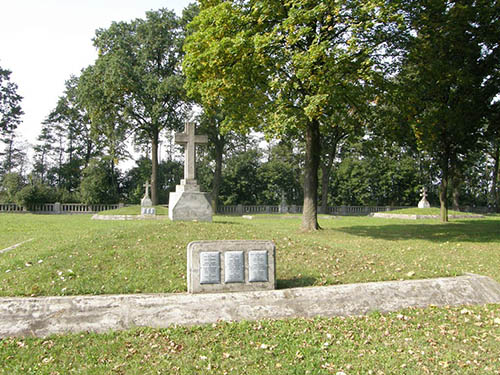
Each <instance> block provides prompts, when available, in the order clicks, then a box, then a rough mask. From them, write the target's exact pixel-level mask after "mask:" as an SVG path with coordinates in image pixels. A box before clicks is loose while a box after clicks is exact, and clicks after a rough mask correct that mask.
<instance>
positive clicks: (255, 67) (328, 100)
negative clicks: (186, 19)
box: [183, 0, 387, 230]
mask: <svg viewBox="0 0 500 375" xmlns="http://www.w3.org/2000/svg"><path fill="white" fill-rule="evenodd" d="M201 5H202V6H201V12H200V14H199V15H198V16H197V17H196V18H195V19H194V20H193V22H192V23H191V27H192V28H193V30H194V33H193V34H192V35H190V36H188V38H187V39H186V45H185V50H186V52H187V55H186V58H185V60H184V63H183V68H184V71H185V72H186V76H187V84H186V87H187V89H188V92H189V93H190V94H193V95H196V94H198V93H200V94H201V102H202V104H203V106H204V107H214V106H215V107H219V108H221V109H222V110H223V111H224V113H225V114H226V116H225V119H224V122H223V124H224V125H225V126H226V127H228V128H231V129H233V130H235V129H242V128H243V129H244V128H249V127H254V128H259V126H260V129H261V130H264V131H265V132H267V133H268V134H270V135H274V136H281V137H285V136H287V137H289V136H295V137H299V138H302V139H303V140H304V141H305V144H306V147H305V163H304V164H305V168H304V173H305V175H304V213H303V219H302V228H303V229H304V230H315V229H318V228H319V226H318V222H317V196H318V195H317V193H318V169H319V165H320V155H321V132H322V131H324V130H323V129H322V128H324V127H328V126H331V124H330V125H328V123H326V122H323V121H322V118H323V117H324V116H325V115H327V116H328V115H331V114H333V113H335V112H336V111H338V110H339V108H346V107H349V106H352V104H353V103H352V102H353V100H356V94H355V93H357V92H359V91H360V89H361V88H362V87H365V86H367V85H369V84H370V81H371V80H372V76H373V75H375V74H376V69H373V66H374V64H375V62H376V61H377V56H378V54H377V53H376V52H378V53H380V52H381V51H382V49H380V48H379V47H380V46H381V43H382V39H381V38H380V35H379V34H380V31H381V30H383V29H384V28H385V27H386V25H387V22H386V21H387V19H386V17H385V16H386V11H387V9H386V5H385V4H384V2H383V1H378V0H369V1H358V0H347V1H342V2H333V1H317V0H314V1H313V0H291V1H287V2H282V1H277V0H244V1H222V0H221V1H217V0H215V1H213V0H210V1H201Z"/></svg>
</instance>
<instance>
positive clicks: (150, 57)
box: [80, 9, 189, 202]
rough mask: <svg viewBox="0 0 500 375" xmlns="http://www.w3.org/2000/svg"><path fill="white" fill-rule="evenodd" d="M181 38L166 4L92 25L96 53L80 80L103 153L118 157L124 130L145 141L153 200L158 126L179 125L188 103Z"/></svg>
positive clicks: (140, 141)
mask: <svg viewBox="0 0 500 375" xmlns="http://www.w3.org/2000/svg"><path fill="white" fill-rule="evenodd" d="M188 16H189V15H188V14H187V15H186V17H188ZM183 39H184V32H183V30H182V23H181V21H180V19H179V18H178V17H177V16H176V15H175V13H173V12H172V11H168V10H166V9H160V10H158V11H150V12H147V13H146V18H145V19H136V20H134V21H132V22H128V23H127V22H115V23H113V24H112V25H111V26H110V27H109V28H108V29H106V30H104V29H100V30H97V32H96V37H95V38H94V45H95V47H96V48H97V50H98V55H99V57H98V59H97V60H96V62H95V64H94V65H93V66H91V67H89V68H88V69H87V70H86V71H85V72H84V74H83V79H82V82H81V84H80V98H81V99H82V101H83V103H84V105H85V107H86V108H87V109H88V111H89V113H90V116H91V119H92V126H93V130H94V132H95V133H101V134H103V135H104V136H105V137H106V138H107V139H108V144H109V147H110V152H109V155H111V156H112V157H113V158H119V157H120V155H119V149H118V148H119V147H120V145H123V142H122V141H123V139H124V137H125V136H126V133H127V132H131V133H133V134H134V140H135V142H136V144H148V143H149V144H150V145H151V151H152V157H151V159H152V174H151V184H152V191H151V193H152V197H151V198H152V200H153V202H157V200H158V197H157V184H158V180H157V178H158V156H157V152H158V143H159V136H160V132H161V131H162V130H164V129H169V130H176V129H180V127H181V124H182V120H183V118H184V115H185V112H186V110H187V109H188V106H187V103H186V101H185V97H184V90H183V83H184V79H183V76H182V74H181V67H180V61H181V58H182V55H183V53H182V49H181V48H182V43H183Z"/></svg>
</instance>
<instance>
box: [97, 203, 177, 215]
mask: <svg viewBox="0 0 500 375" xmlns="http://www.w3.org/2000/svg"><path fill="white" fill-rule="evenodd" d="M154 207H155V208H156V214H157V215H168V208H166V207H164V206H154ZM140 214H141V206H140V205H134V206H125V207H122V208H117V209H115V210H108V211H101V212H99V213H98V215H140Z"/></svg>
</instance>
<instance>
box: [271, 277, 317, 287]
mask: <svg viewBox="0 0 500 375" xmlns="http://www.w3.org/2000/svg"><path fill="white" fill-rule="evenodd" d="M315 282H316V278H314V277H308V276H306V277H294V278H292V279H281V280H280V279H278V280H277V287H278V289H290V288H300V287H304V286H313V285H314V283H315Z"/></svg>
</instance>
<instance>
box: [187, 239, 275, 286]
mask: <svg viewBox="0 0 500 375" xmlns="http://www.w3.org/2000/svg"><path fill="white" fill-rule="evenodd" d="M215 253H217V254H218V256H219V258H218V259H219V269H218V271H219V274H218V275H217V276H218V278H217V281H216V282H215V281H214V282H207V280H206V277H204V275H205V274H206V273H207V271H206V267H208V266H206V265H205V263H207V264H208V263H210V264H212V263H213V262H208V261H207V260H206V259H205V258H207V259H208V257H209V256H210V255H211V254H215ZM275 259H276V247H275V246H274V243H273V242H272V241H195V242H191V243H190V244H189V245H188V248H187V275H188V276H187V284H188V292H189V293H214V292H242V291H250V290H271V289H275V288H276V272H275V269H276V262H275ZM214 279H215V277H214Z"/></svg>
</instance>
